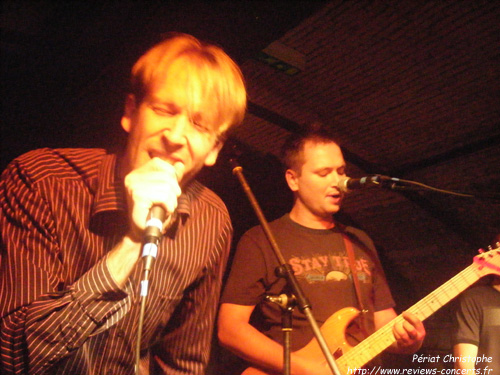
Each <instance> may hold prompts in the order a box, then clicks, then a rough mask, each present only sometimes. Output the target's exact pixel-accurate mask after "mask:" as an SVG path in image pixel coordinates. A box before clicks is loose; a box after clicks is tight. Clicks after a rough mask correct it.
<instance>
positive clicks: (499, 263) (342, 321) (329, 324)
mask: <svg viewBox="0 0 500 375" xmlns="http://www.w3.org/2000/svg"><path fill="white" fill-rule="evenodd" d="M489 274H497V275H500V247H497V248H496V249H492V250H490V251H488V252H483V253H481V254H479V255H477V256H475V257H474V261H473V263H472V264H471V265H470V266H468V267H467V268H466V269H464V270H463V271H461V272H460V273H459V274H457V275H455V276H454V277H453V278H452V279H450V280H448V281H447V282H446V283H444V284H443V285H441V286H440V287H438V288H437V289H436V290H434V291H433V292H431V293H430V294H429V295H427V296H426V297H424V298H423V299H422V300H420V301H419V302H417V303H416V304H414V305H413V306H411V307H410V308H409V309H408V310H407V311H409V312H411V313H413V314H414V315H416V316H417V317H418V318H419V319H420V320H421V321H424V320H425V319H427V318H428V317H429V316H431V315H432V314H433V313H435V312H436V311H437V310H439V309H440V308H441V307H443V306H444V305H446V304H447V303H448V302H450V301H451V300H452V299H453V298H455V297H456V296H458V295H459V294H460V293H462V292H463V291H464V290H465V289H467V288H468V287H469V286H471V285H472V284H474V283H475V282H476V281H478V280H479V279H480V278H481V277H483V276H486V275H489ZM358 315H359V310H358V309H355V308H353V307H346V308H343V309H341V310H339V311H337V312H336V313H334V314H333V315H332V316H330V317H329V318H328V319H327V320H326V321H325V323H324V324H323V325H322V327H321V332H322V334H323V336H324V337H325V341H326V343H327V345H328V348H329V349H330V350H331V351H332V353H335V357H336V363H337V366H338V368H339V370H340V372H341V373H342V374H343V375H347V374H348V373H349V370H350V371H351V372H350V373H354V370H355V369H360V368H362V367H363V366H364V365H365V364H366V363H368V362H370V361H371V360H372V359H373V358H375V357H376V356H377V355H379V354H380V353H382V352H383V351H384V350H385V349H387V348H388V347H389V346H391V345H392V344H393V343H394V342H395V341H396V339H395V338H394V335H393V333H392V327H393V326H394V324H395V323H396V322H401V321H403V320H404V318H403V317H402V315H398V316H397V317H396V318H394V319H393V320H392V321H390V322H389V323H387V324H386V325H384V326H383V327H382V328H380V329H379V330H377V331H376V332H374V333H373V334H371V335H370V336H368V337H367V338H366V339H365V340H363V341H362V342H360V343H359V344H357V345H356V346H354V347H353V346H350V345H349V344H348V343H347V338H346V335H345V330H346V328H347V326H348V325H349V324H350V322H351V321H352V320H353V319H355V318H356V317H357V316H358ZM296 353H297V354H300V355H301V356H303V357H306V358H310V359H314V360H317V361H323V360H324V356H323V352H322V351H321V348H320V346H319V344H318V342H317V341H316V339H315V338H314V339H312V340H311V341H310V342H309V343H308V344H307V345H306V346H304V347H303V348H302V349H299V350H298V351H297V352H296ZM338 355H340V356H338ZM272 374H274V373H268V372H263V371H261V370H259V369H257V368H254V367H249V368H247V369H246V370H245V371H244V372H243V373H242V375H272Z"/></svg>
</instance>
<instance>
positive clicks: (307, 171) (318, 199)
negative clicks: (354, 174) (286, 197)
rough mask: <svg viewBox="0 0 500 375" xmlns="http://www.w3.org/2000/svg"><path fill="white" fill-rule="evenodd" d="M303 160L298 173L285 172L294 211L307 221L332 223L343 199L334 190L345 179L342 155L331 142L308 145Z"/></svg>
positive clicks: (290, 170)
mask: <svg viewBox="0 0 500 375" xmlns="http://www.w3.org/2000/svg"><path fill="white" fill-rule="evenodd" d="M302 158H303V161H304V164H303V165H302V168H301V169H300V171H295V170H292V169H289V170H287V172H286V179H287V182H288V186H289V187H290V189H291V190H292V191H293V192H294V193H295V197H296V201H295V204H294V208H293V210H295V211H296V212H298V213H300V214H301V215H302V216H303V217H305V218H309V219H310V220H315V219H320V220H328V221H331V220H332V214H334V213H336V212H337V211H338V210H339V209H340V205H341V203H342V198H343V194H341V192H340V191H339V189H338V188H337V184H338V182H339V179H340V178H341V177H344V176H345V161H344V157H343V156H342V151H341V150H340V147H339V146H338V145H337V144H335V143H333V142H330V143H316V142H313V141H307V142H306V143H305V144H304V149H303V151H302ZM302 224H304V223H302Z"/></svg>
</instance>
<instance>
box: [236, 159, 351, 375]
mask: <svg viewBox="0 0 500 375" xmlns="http://www.w3.org/2000/svg"><path fill="white" fill-rule="evenodd" d="M230 163H231V164H232V167H233V174H234V175H236V176H237V177H238V180H239V182H240V184H241V186H242V187H243V190H244V192H245V194H246V195H247V197H248V200H249V201H250V204H251V205H252V207H253V209H254V211H255V214H256V215H257V218H258V219H259V221H260V224H261V226H262V229H263V230H264V233H265V235H266V237H267V239H268V241H269V243H270V245H271V248H272V250H273V252H274V254H275V256H276V258H277V260H278V263H279V266H278V268H277V275H278V276H280V277H283V278H284V279H285V280H286V282H287V286H288V288H289V290H291V293H292V294H293V297H294V298H295V301H296V305H297V306H298V308H299V310H300V311H301V312H302V313H303V314H304V315H305V316H306V318H307V320H308V321H309V324H310V325H311V328H312V330H313V333H314V336H315V337H316V340H317V341H318V344H319V346H320V348H321V351H322V352H323V354H324V356H325V359H326V361H327V363H328V365H329V367H330V369H331V370H332V373H333V374H335V375H341V373H340V370H339V368H338V366H337V363H336V362H335V360H334V359H333V356H332V353H331V351H330V349H329V348H328V345H327V343H326V341H325V339H324V337H323V334H322V333H321V331H320V329H319V326H318V323H317V322H316V319H315V318H314V316H313V314H312V311H311V304H310V303H309V301H308V300H307V298H306V296H305V295H304V292H303V291H302V288H301V287H300V285H299V283H298V281H297V279H296V278H295V275H294V273H293V270H292V267H291V266H290V264H288V263H287V262H286V260H285V258H284V257H283V254H282V253H281V250H280V248H279V246H278V244H277V242H276V240H275V238H274V235H273V234H272V232H271V229H270V227H269V224H268V222H267V220H266V218H265V217H264V214H263V212H262V210H261V208H260V206H259V203H258V202H257V199H256V198H255V196H254V195H253V192H252V190H251V189H250V186H249V185H248V182H247V180H246V178H245V176H244V174H243V168H242V167H241V166H240V165H239V164H238V162H237V161H236V160H235V159H234V158H231V159H230ZM290 298H292V297H290ZM287 341H288V340H287ZM288 343H289V342H288ZM285 344H286V343H285ZM284 353H286V357H287V358H286V360H285V363H286V364H287V366H284V370H289V363H290V358H289V354H290V353H289V348H285V349H284ZM285 363H284V365H285Z"/></svg>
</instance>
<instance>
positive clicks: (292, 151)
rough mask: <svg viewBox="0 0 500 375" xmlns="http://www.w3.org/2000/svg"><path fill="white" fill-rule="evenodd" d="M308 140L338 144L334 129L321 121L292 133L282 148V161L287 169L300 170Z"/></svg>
mask: <svg viewBox="0 0 500 375" xmlns="http://www.w3.org/2000/svg"><path fill="white" fill-rule="evenodd" d="M307 141H312V142H314V143H335V144H336V145H338V142H337V141H336V139H335V137H334V135H333V133H332V131H331V130H330V129H328V128H326V127H325V126H323V125H322V124H320V123H313V124H311V125H309V126H307V127H306V128H304V129H303V130H300V131H297V132H294V133H292V134H291V135H290V136H288V138H287V139H286V140H285V142H284V144H283V147H282V148H281V162H282V163H283V165H284V166H285V168H286V169H293V170H295V171H297V172H300V168H301V167H302V165H303V164H304V160H303V157H302V151H303V150H304V144H305V143H306V142H307Z"/></svg>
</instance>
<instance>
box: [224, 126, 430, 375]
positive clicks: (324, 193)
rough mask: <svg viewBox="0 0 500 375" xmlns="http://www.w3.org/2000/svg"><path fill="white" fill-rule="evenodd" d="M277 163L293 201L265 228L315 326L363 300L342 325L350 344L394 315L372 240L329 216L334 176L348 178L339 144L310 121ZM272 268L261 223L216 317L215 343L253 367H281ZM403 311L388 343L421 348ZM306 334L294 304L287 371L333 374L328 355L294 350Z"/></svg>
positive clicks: (419, 335)
mask: <svg viewBox="0 0 500 375" xmlns="http://www.w3.org/2000/svg"><path fill="white" fill-rule="evenodd" d="M283 161H284V164H285V166H286V168H287V169H286V172H285V178H286V181H287V183H288V186H289V188H290V190H291V191H292V192H293V194H294V205H293V207H292V210H291V211H290V213H288V214H286V215H284V216H282V217H281V218H279V219H277V220H275V221H273V222H272V223H270V227H271V230H272V232H273V235H274V236H275V238H276V241H277V243H278V245H279V247H280V249H281V251H282V252H283V255H284V257H285V259H286V260H287V262H288V263H289V264H290V265H292V267H293V270H294V273H295V276H296V277H297V279H298V281H299V283H300V284H301V287H302V288H303V290H304V293H305V295H306V296H307V298H308V299H309V301H310V302H311V305H312V308H313V309H312V312H313V314H314V316H315V318H316V320H317V321H318V324H320V325H321V324H322V323H323V322H324V321H325V320H326V319H327V318H328V317H330V316H331V315H332V314H334V313H335V312H336V311H338V310H339V309H341V308H344V307H348V306H353V307H356V308H358V309H360V310H361V308H360V304H362V305H363V306H362V308H363V309H365V310H367V312H366V313H364V314H361V316H362V319H356V321H355V322H354V324H351V325H350V326H349V327H348V329H347V334H348V337H349V340H350V345H351V346H354V345H355V343H357V342H359V341H360V340H362V339H363V338H364V337H366V335H367V334H370V333H372V332H373V331H375V330H376V329H378V328H380V327H382V326H383V325H384V324H385V323H387V322H389V321H390V320H392V319H393V318H395V317H396V313H395V311H394V309H393V308H394V305H395V303H394V300H393V298H392V296H391V293H390V290H389V287H388V285H387V282H386V280H385V276H384V272H383V270H382V268H381V265H380V262H379V259H378V256H377V253H376V250H375V248H374V246H373V243H372V241H371V240H370V239H369V237H368V236H367V235H366V234H365V233H364V232H362V231H360V230H358V229H355V228H352V227H349V226H343V225H341V224H340V223H338V222H337V221H336V220H335V219H334V217H333V214H335V213H336V212H338V211H339V209H340V207H341V203H342V200H343V198H344V197H343V193H342V192H341V191H340V190H339V189H338V187H337V185H338V183H339V179H340V178H341V177H344V176H346V171H345V169H346V164H345V161H344V158H343V155H342V152H341V149H340V147H339V146H338V144H337V143H336V142H335V140H334V138H333V137H332V135H330V134H329V133H327V132H326V131H325V130H324V129H321V128H319V127H311V129H309V130H308V131H306V132H305V133H302V134H293V135H292V136H291V137H290V138H289V139H288V140H287V141H286V142H285V145H284V149H283ZM346 241H350V242H351V247H352V249H353V252H354V259H355V260H354V262H353V264H354V265H355V266H354V268H355V270H354V271H355V272H354V274H355V275H356V278H357V279H358V281H359V282H358V286H359V287H358V289H359V292H358V293H357V292H356V288H355V286H354V285H353V284H354V283H353V281H352V280H353V277H352V275H353V273H352V270H351V267H350V265H349V261H348V255H347V254H346V247H347V246H348V245H347V243H346ZM276 266H277V262H276V258H275V256H274V254H273V252H272V249H271V247H270V245H269V242H268V241H267V238H266V236H265V234H264V232H263V230H262V229H261V228H260V226H258V227H254V228H252V229H250V230H249V231H248V232H247V233H245V235H244V236H243V237H242V238H241V240H240V242H239V243H238V246H237V250H236V253H235V258H234V261H233V264H232V268H231V273H230V275H229V278H228V282H227V284H226V287H225V291H224V293H223V297H222V304H221V307H220V311H219V320H218V336H219V340H220V342H221V344H222V345H223V346H224V347H226V348H228V349H230V350H231V351H232V352H234V353H235V354H236V355H238V356H239V357H241V358H243V359H244V360H246V361H248V362H249V363H250V365H251V366H253V367H257V368H260V369H262V370H263V371H265V372H269V373H276V372H281V371H282V367H283V349H282V346H281V342H282V332H281V308H280V307H279V306H277V305H275V304H270V303H267V302H264V296H265V295H267V294H271V295H280V294H281V293H284V292H285V281H284V280H283V279H281V278H278V277H276V276H275V272H274V271H275V268H276ZM359 294H361V295H359ZM404 317H405V320H404V321H403V323H399V324H397V325H395V326H394V327H393V333H394V336H395V338H396V342H395V344H394V345H393V346H392V347H391V348H390V349H391V351H394V352H397V353H405V354H406V353H413V352H415V351H417V350H418V349H419V348H420V347H421V345H422V341H423V339H424V336H425V329H424V326H423V324H422V322H421V321H419V320H418V319H417V318H416V317H415V316H413V315H411V314H406V313H405V315H404ZM358 320H359V321H358ZM312 338H313V333H312V331H311V329H310V328H309V324H308V321H307V319H306V318H305V316H304V315H303V314H302V313H301V312H300V311H298V309H294V312H293V333H292V340H291V341H292V351H294V353H292V355H291V370H292V374H300V375H306V374H314V375H321V374H331V371H330V369H329V367H328V365H327V364H326V361H321V362H318V361H313V360H311V359H309V358H306V357H304V356H303V355H301V354H300V352H299V353H296V352H295V351H296V350H298V349H300V348H302V347H304V346H305V345H306V344H307V343H308V342H309V341H310V340H311V339H312ZM327 341H328V340H327ZM328 342H329V341H328ZM330 349H332V350H334V351H335V349H334V348H332V347H331V346H330ZM224 373H225V374H227V373H229V370H226V371H225V372H224Z"/></svg>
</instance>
